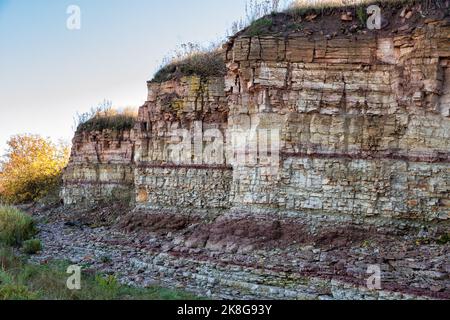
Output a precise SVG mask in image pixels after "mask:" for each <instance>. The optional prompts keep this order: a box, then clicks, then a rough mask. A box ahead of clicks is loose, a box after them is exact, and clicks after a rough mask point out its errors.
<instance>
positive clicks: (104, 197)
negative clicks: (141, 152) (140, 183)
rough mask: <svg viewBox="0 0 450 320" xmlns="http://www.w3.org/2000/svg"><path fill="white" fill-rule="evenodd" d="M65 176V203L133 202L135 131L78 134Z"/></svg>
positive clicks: (63, 195) (63, 191) (63, 193)
mask: <svg viewBox="0 0 450 320" xmlns="http://www.w3.org/2000/svg"><path fill="white" fill-rule="evenodd" d="M72 144H73V146H72V153H71V156H70V162H69V165H68V167H67V168H66V169H65V171H64V175H63V184H64V187H63V190H62V197H63V200H64V203H65V204H67V205H72V204H88V205H89V204H95V203H97V202H109V201H117V200H124V201H128V202H129V201H130V200H132V199H133V196H134V193H133V189H134V188H133V184H134V169H133V158H134V149H135V137H134V134H133V132H132V131H129V130H126V131H120V132H119V131H115V130H104V131H102V132H99V131H92V132H78V133H77V134H76V135H75V138H74V139H73V142H72Z"/></svg>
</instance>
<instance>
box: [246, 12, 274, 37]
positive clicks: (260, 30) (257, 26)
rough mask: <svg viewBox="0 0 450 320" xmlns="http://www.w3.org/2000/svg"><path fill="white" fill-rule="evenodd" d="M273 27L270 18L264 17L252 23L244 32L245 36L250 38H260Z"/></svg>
mask: <svg viewBox="0 0 450 320" xmlns="http://www.w3.org/2000/svg"><path fill="white" fill-rule="evenodd" d="M272 25H273V20H272V19H271V18H270V17H264V18H261V19H259V20H256V21H254V22H253V23H252V24H251V25H250V26H249V27H248V28H247V30H246V32H245V33H246V35H248V36H251V37H256V36H260V35H262V34H264V33H266V32H267V31H268V30H269V29H270V27H272Z"/></svg>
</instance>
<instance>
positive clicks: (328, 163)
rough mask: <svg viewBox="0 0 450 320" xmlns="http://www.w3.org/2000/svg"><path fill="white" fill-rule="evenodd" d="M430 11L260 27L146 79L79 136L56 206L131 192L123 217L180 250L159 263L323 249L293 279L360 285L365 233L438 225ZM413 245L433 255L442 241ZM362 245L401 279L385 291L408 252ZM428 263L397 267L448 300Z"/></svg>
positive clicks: (447, 33) (392, 236) (447, 118)
mask: <svg viewBox="0 0 450 320" xmlns="http://www.w3.org/2000/svg"><path fill="white" fill-rule="evenodd" d="M442 5H443V6H444V7H443V8H444V9H445V10H447V11H445V10H444V14H442V10H438V9H435V10H434V11H433V10H431V9H430V10H428V11H427V14H428V16H427V14H425V13H424V12H422V11H421V10H420V7H414V8H411V7H408V10H406V11H408V12H413V14H414V19H412V18H411V19H412V20H409V21H407V20H408V19H407V18H405V17H401V16H402V14H403V9H404V8H401V7H397V8H396V9H393V10H391V11H389V17H394V16H395V17H397V16H398V17H400V18H401V19H400V20H399V21H400V22H396V23H392V24H391V25H387V26H386V25H384V28H383V29H382V30H380V31H364V32H363V31H362V30H360V31H358V32H357V30H358V29H354V32H348V30H347V29H345V30H344V31H343V32H342V34H337V33H336V34H334V33H333V34H320V33H318V32H317V30H316V31H314V30H312V31H311V32H306V31H307V30H306V31H305V29H302V31H297V30H293V31H292V30H291V31H289V32H286V30H284V29H283V30H281V29H280V30H279V29H277V27H276V26H273V27H272V29H273V30H272V31H273V32H267V34H258V35H256V36H255V35H252V34H251V32H250V34H249V32H242V33H239V34H237V35H236V36H234V37H232V38H231V39H230V41H229V42H228V43H227V44H226V45H225V46H224V60H225V62H226V64H227V70H228V71H227V74H226V76H225V77H214V76H208V77H202V76H199V75H189V76H184V77H177V78H174V79H171V80H168V81H166V82H162V83H156V82H149V83H148V89H149V94H148V99H147V100H148V101H147V102H146V104H145V105H144V106H142V107H141V108H140V110H139V118H138V123H137V125H136V127H135V128H134V129H133V130H131V131H126V132H111V131H104V132H94V133H78V134H77V135H76V137H75V139H74V147H73V150H72V157H71V162H70V165H69V167H68V169H67V170H66V173H65V177H64V190H63V197H64V201H65V203H67V204H75V203H79V202H83V201H85V200H89V201H94V202H95V201H99V200H102V199H105V198H107V197H111V196H112V195H114V194H116V193H118V194H120V195H121V196H130V197H131V203H133V204H134V205H135V207H136V210H137V212H138V213H135V214H134V215H132V216H131V217H130V216H127V217H126V219H125V220H123V221H122V227H123V228H124V229H127V230H128V231H133V232H134V231H136V230H139V229H140V230H144V231H145V230H148V231H149V232H150V231H151V232H156V231H158V230H159V231H161V232H163V233H167V232H169V233H170V234H171V235H172V232H175V233H177V232H179V233H180V234H178V237H177V238H176V239H174V242H176V243H177V245H180V246H181V247H182V248H181V249H180V248H178V249H177V250H180V252H178V251H177V252H174V253H173V255H172V257H171V259H175V260H176V257H177V256H179V255H180V256H183V255H186V252H190V251H189V250H194V251H193V253H194V254H196V257H195V258H193V260H192V261H194V260H195V261H196V262H195V263H198V264H199V265H200V264H201V263H200V260H201V259H200V256H202V257H203V258H204V259H206V260H208V255H210V254H213V253H214V252H220V253H224V252H226V253H229V254H233V253H238V254H239V255H244V256H245V255H246V254H249V256H248V257H247V258H248V259H247V258H245V259H244V258H243V259H244V260H246V259H247V260H246V261H253V262H254V259H255V256H254V255H251V254H250V253H255V252H259V251H257V250H263V251H264V250H265V249H267V250H269V248H271V250H272V249H273V248H279V250H281V251H278V252H277V253H276V254H275V255H276V256H278V257H280V259H287V260H289V259H291V260H296V259H297V258H298V259H299V260H300V261H302V259H301V257H298V256H297V255H301V254H302V253H301V252H296V251H295V250H294V249H293V248H294V247H296V246H298V245H299V244H303V245H312V246H316V247H320V250H322V249H324V248H328V249H324V250H325V251H326V250H332V252H331V253H330V255H329V256H328V257H327V255H326V254H325V256H324V257H322V255H319V256H317V259H319V260H314V259H315V258H314V259H310V260H308V262H307V263H306V264H304V266H306V267H307V268H310V269H308V270H309V271H310V273H308V272H309V271H308V272H306V273H307V274H308V276H319V277H320V278H321V279H324V278H326V279H330V280H331V279H335V278H336V279H337V278H339V281H341V280H342V281H344V282H349V283H352V282H356V283H359V284H360V285H363V283H362V282H361V281H362V279H364V275H365V272H366V270H365V267H367V265H366V264H365V263H368V262H369V260H371V259H369V258H368V257H365V258H364V259H362V260H361V261H364V263H362V265H361V263H360V264H359V265H358V267H355V266H356V265H357V264H358V263H356V262H355V261H356V260H355V259H356V258H355V254H356V253H355V252H356V251H358V250H357V248H356V247H355V246H358V245H359V244H357V243H360V242H364V238H365V237H368V238H370V241H372V240H376V239H377V237H376V236H375V235H376V234H378V235H379V237H380V238H379V239H378V240H379V243H378V245H379V246H380V247H381V248H383V247H386V244H387V243H389V242H392V243H394V242H396V241H397V240H398V241H399V242H398V243H402V245H403V244H405V243H409V242H410V241H414V240H412V239H414V237H415V235H417V233H418V232H419V230H420V229H421V228H422V229H423V230H426V231H427V232H428V234H429V236H430V237H432V238H436V237H438V236H439V235H440V234H443V233H444V234H445V233H447V232H448V231H449V221H450V18H449V15H448V10H449V6H448V3H444V2H443V3H442ZM446 12H447V13H446ZM344 14H347V13H344ZM413 14H411V16H413ZM347 15H348V14H347ZM403 15H404V14H403ZM281 16H282V17H284V16H283V15H281ZM349 16H351V15H349ZM424 16H425V17H424ZM335 17H338V19H340V17H341V13H336V14H335ZM273 19H275V20H276V21H278V20H280V19H281V18H275V17H274V18H273ZM277 19H278V20H277ZM315 19H320V18H315ZM324 19H328V20H329V19H330V17H326V18H324ZM347 20H348V19H347ZM347 20H343V21H344V22H343V23H346V21H347ZM280 21H281V20H280ZM314 21H316V20H314ZM314 21H309V22H308V23H310V24H311V25H313V24H314V23H315V22H314ZM349 21H351V20H349ZM323 24H324V28H323V30H326V27H325V24H326V21H324V22H323ZM308 26H309V24H308ZM405 26H406V27H405ZM285 27H286V26H284V25H283V28H285ZM236 128H238V130H237V131H236V130H235V129H236ZM230 132H231V134H230ZM236 132H237V134H236ZM261 137H263V138H261ZM236 143H237V144H238V146H237V147H236ZM268 150H269V152H268ZM163 209H164V211H161V210H163ZM155 210H156V211H155ZM158 210H159V211H158ZM165 210H168V211H165ZM158 212H159V213H158ZM164 212H167V213H164ZM168 217H170V219H169V218H168ZM180 230H181V231H180ZM423 230H422V231H423ZM403 237H406V238H403ZM399 239H403V240H401V241H400V240H399ZM366 240H367V239H366ZM402 241H406V242H405V243H404V242H402ZM330 246H331V247H330ZM339 246H342V250H340V249H337V248H339ZM286 248H287V249H286ZM392 248H393V247H392ZM405 248H406V247H405ZM408 248H409V249H407V250H406V249H405V250H406V251H407V252H411V250H410V249H411V248H410V247H408ZM335 249H336V250H337V251H336V250H335ZM399 250H400V249H399ZM168 251H170V250H168ZM400 251H402V250H400ZM406 251H405V252H406ZM402 252H403V251H402ZM427 252H428V253H427V257H428V258H429V259H432V258H431V257H434V258H433V259H434V260H433V261H438V260H439V259H441V258H443V259H441V260H445V259H446V258H445V257H448V244H446V245H444V247H443V248H439V247H437V246H436V247H431V248H428V247H427ZM403 253H404V252H403ZM349 254H351V255H353V256H352V258H351V259H350V258H349V256H348V255H349ZM374 254H375V253H374ZM205 255H206V257H204V256H205ZM375 255H376V256H377V259H372V260H374V261H372V262H373V263H381V264H382V265H383V266H384V267H386V268H387V270H385V271H386V272H387V273H388V274H389V275H390V278H389V279H387V280H386V281H388V282H389V281H390V283H391V284H392V286H391V287H392V288H393V287H396V286H395V285H394V283H395V282H396V279H397V280H398V281H399V282H400V283H401V285H400V284H399V283H397V287H396V288H393V289H392V290H394V291H396V290H399V291H402V290H403V292H405V290H406V289H405V288H406V287H407V286H408V285H407V284H406V282H407V280H406V279H407V276H406V274H407V273H408V272H409V271H411V270H413V269H414V267H413V266H412V265H411V263H410V262H411V261H409V262H408V261H406V262H405V261H404V260H403V259H404V258H405V257H406V255H405V254H402V253H401V252H400V253H399V252H397V251H396V257H395V259H394V260H395V264H396V266H392V264H390V265H391V267H392V269H390V268H391V267H389V266H386V265H385V263H384V262H385V260H383V259H385V258H386V257H389V252H384V251H383V252H382V253H380V252H379V251H378V253H376V254H375ZM339 257H340V258H339ZM436 257H439V258H436ZM203 258H202V259H203ZM228 258H230V257H228ZM347 258H348V259H349V260H346V259H347ZM366 258H367V259H366ZM428 258H427V259H428ZM180 259H181V258H180ZM230 259H231V260H230V261H229V263H230V264H231V265H232V264H233V263H234V262H233V261H232V260H233V259H232V258H230ZM328 259H331V260H328ZM352 259H353V260H355V261H353V260H352ZM386 259H387V258H386ZM405 259H406V258H405ZM287 260H286V261H285V263H284V265H285V266H286V268H285V269H286V272H288V273H289V272H293V268H294V267H295V266H294V265H295V264H293V263H291V262H292V261H291V260H289V261H287ZM375 260H376V261H375ZM388 260H389V259H388ZM441 260H439V261H440V262H439V264H433V263H431V264H432V266H431V267H430V268H433V272H435V273H434V275H436V274H437V273H439V275H440V276H439V279H437V278H433V277H434V276H433V272H431V273H428V274H426V273H424V272H425V271H424V270H421V272H419V271H418V272H415V271H411V273H408V274H410V275H411V274H412V277H413V278H414V281H411V283H412V284H411V285H412V286H413V287H412V288H410V289H408V290H406V291H408V292H410V293H411V292H412V294H417V295H421V296H422V295H433V292H435V291H436V288H439V292H440V294H439V295H438V296H439V297H444V296H446V295H448V294H449V280H448V265H446V264H445V263H441V262H442V261H441ZM192 261H191V262H192ZM351 261H353V262H351ZM383 261H384V262H383ZM322 262H323V263H322ZM192 263H194V262H192ZM211 263H212V262H211ZM214 263H215V262H214ZM214 263H212V265H214ZM315 263H319V264H320V263H322V264H321V268H320V270H319V269H317V268H314V265H315ZM281 264H283V262H281ZM348 264H350V265H348ZM325 265H326V266H325ZM400 265H401V266H400ZM398 266H400V267H399V268H400V269H401V270H402V271H396V268H397V267H398ZM276 267H277V268H278V269H279V268H281V267H280V265H279V264H276ZM198 268H200V267H198ZM243 268H245V267H243ZM277 268H275V267H274V268H272V269H271V270H270V271H267V273H268V274H269V273H270V274H277V272H278V271H276V270H278V269H277ZM402 268H404V269H402ZM256 269H258V268H256ZM269 269H270V268H269ZM281 269H283V268H281ZM400 269H399V270H400ZM239 270H240V271H241V272H242V273H244V271H242V270H243V269H239ZM408 270H409V271H408ZM422 271H423V272H422ZM249 272H250V271H249ZM255 272H256V271H255V270H252V271H251V272H250V273H249V274H252V275H250V276H249V277H252V276H254V275H255ZM261 272H262V273H264V271H261ZM280 272H284V271H280ZM256 273H257V272H256ZM212 274H214V273H212ZM217 274H220V276H223V274H222V273H220V272H218V273H217ZM442 275H443V276H442ZM441 276H442V277H441ZM420 277H422V278H420ZM350 278H352V279H354V281H351V279H350ZM419 278H420V279H421V280H418V279H419ZM423 279H425V280H423ZM248 281H249V282H251V280H248ZM354 284H355V283H354ZM278 285H279V286H280V287H283V288H284V289H286V288H285V287H284V286H283V284H278ZM349 288H350V287H348V288H347V289H349ZM399 288H400V289H399ZM351 290H358V289H355V288H354V287H352V289H351ZM415 290H416V291H417V292H416V291H415ZM344 291H345V289H344ZM434 296H436V295H434ZM264 297H266V296H264ZM315 297H317V295H316V296H315ZM333 297H334V298H336V297H335V296H333Z"/></svg>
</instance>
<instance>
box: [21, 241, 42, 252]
mask: <svg viewBox="0 0 450 320" xmlns="http://www.w3.org/2000/svg"><path fill="white" fill-rule="evenodd" d="M22 250H23V252H25V253H26V254H36V253H38V252H39V251H41V250H42V244H41V241H40V240H39V239H31V240H27V241H24V242H23V244H22Z"/></svg>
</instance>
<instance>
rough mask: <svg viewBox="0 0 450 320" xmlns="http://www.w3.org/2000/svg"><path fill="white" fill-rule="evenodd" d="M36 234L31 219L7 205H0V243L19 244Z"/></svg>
mask: <svg viewBox="0 0 450 320" xmlns="http://www.w3.org/2000/svg"><path fill="white" fill-rule="evenodd" d="M35 234H36V229H35V227H34V221H33V219H32V218H31V217H30V216H29V215H27V214H26V213H23V212H21V211H20V210H17V209H16V208H13V207H9V206H0V244H4V245H8V246H19V245H21V244H22V243H23V242H24V241H26V240H28V239H30V238H31V237H33V236H34V235H35Z"/></svg>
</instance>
